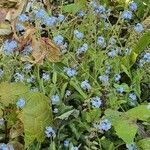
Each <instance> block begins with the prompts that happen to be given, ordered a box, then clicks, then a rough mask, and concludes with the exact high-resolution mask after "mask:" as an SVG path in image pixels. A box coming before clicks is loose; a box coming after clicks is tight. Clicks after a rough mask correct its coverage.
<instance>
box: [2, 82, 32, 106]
mask: <svg viewBox="0 0 150 150" xmlns="http://www.w3.org/2000/svg"><path fill="white" fill-rule="evenodd" d="M28 91H29V90H28V87H26V86H25V85H24V84H22V83H7V82H3V83H1V84H0V102H1V103H2V104H3V105H5V106H8V105H9V104H13V103H15V102H16V100H17V98H19V96H21V95H23V94H25V93H27V92H28Z"/></svg>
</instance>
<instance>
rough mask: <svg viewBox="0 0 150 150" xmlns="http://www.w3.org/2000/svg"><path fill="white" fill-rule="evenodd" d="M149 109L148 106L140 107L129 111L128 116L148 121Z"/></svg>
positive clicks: (149, 116)
mask: <svg viewBox="0 0 150 150" xmlns="http://www.w3.org/2000/svg"><path fill="white" fill-rule="evenodd" d="M147 107H148V106H147V105H139V106H137V107H135V108H132V109H130V110H128V111H127V112H126V114H127V115H128V116H129V117H130V118H132V119H138V120H142V121H147V120H148V119H149V118H150V109H148V108H147Z"/></svg>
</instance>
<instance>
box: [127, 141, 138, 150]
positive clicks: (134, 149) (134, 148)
mask: <svg viewBox="0 0 150 150" xmlns="http://www.w3.org/2000/svg"><path fill="white" fill-rule="evenodd" d="M126 147H127V150H138V148H137V146H136V144H135V143H131V144H126Z"/></svg>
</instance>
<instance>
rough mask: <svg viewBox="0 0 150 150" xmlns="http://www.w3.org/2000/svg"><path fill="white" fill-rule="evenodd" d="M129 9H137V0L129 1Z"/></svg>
mask: <svg viewBox="0 0 150 150" xmlns="http://www.w3.org/2000/svg"><path fill="white" fill-rule="evenodd" d="M129 9H130V10H131V11H136V10H137V4H136V3H135V2H131V3H129Z"/></svg>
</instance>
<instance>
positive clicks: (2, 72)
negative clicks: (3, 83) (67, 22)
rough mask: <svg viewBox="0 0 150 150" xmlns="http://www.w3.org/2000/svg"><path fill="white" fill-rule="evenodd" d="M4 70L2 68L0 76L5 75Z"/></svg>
mask: <svg viewBox="0 0 150 150" xmlns="http://www.w3.org/2000/svg"><path fill="white" fill-rule="evenodd" d="M3 74H4V71H3V70H2V69H1V68H0V78H1V77H2V76H3Z"/></svg>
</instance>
